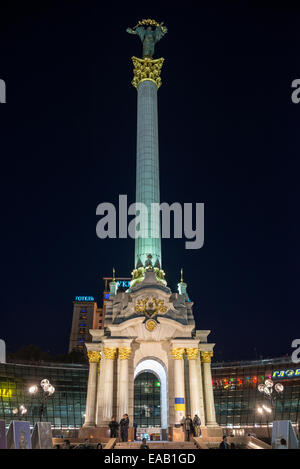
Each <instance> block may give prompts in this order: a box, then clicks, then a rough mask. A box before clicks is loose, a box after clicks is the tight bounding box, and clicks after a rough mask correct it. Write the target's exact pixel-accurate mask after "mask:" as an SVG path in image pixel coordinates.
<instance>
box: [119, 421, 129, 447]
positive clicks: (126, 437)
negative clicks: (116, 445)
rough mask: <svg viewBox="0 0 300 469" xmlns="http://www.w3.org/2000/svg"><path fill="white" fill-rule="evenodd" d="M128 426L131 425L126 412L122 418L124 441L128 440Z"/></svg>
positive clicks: (121, 425)
mask: <svg viewBox="0 0 300 469" xmlns="http://www.w3.org/2000/svg"><path fill="white" fill-rule="evenodd" d="M128 427H129V418H128V414H124V415H123V418H122V419H121V420H120V428H121V438H122V441H128Z"/></svg>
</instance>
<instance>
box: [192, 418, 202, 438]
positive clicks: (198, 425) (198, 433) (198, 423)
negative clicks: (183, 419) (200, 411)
mask: <svg viewBox="0 0 300 469" xmlns="http://www.w3.org/2000/svg"><path fill="white" fill-rule="evenodd" d="M193 427H194V431H195V436H201V420H200V417H198V415H197V414H196V415H195V417H194V418H193Z"/></svg>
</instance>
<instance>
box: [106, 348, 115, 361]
mask: <svg viewBox="0 0 300 469" xmlns="http://www.w3.org/2000/svg"><path fill="white" fill-rule="evenodd" d="M116 353H117V349H116V347H104V356H105V358H107V359H108V360H113V359H114V358H115V356H116Z"/></svg>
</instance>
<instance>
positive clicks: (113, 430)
mask: <svg viewBox="0 0 300 469" xmlns="http://www.w3.org/2000/svg"><path fill="white" fill-rule="evenodd" d="M108 426H109V429H110V437H111V438H117V436H118V428H119V424H118V422H117V421H116V419H115V417H112V419H111V421H110V422H109V424H108Z"/></svg>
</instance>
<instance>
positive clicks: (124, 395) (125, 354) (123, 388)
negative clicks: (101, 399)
mask: <svg viewBox="0 0 300 469" xmlns="http://www.w3.org/2000/svg"><path fill="white" fill-rule="evenodd" d="M130 353H131V349H130V348H128V347H121V348H119V389H118V413H119V415H118V417H119V420H120V419H121V418H122V417H123V415H124V414H128V395H129V381H128V359H129V356H130Z"/></svg>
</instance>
